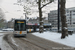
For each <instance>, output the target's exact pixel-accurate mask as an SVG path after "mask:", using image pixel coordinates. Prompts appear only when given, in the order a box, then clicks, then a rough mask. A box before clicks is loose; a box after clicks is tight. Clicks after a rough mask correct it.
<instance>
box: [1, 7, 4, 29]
mask: <svg viewBox="0 0 75 50" xmlns="http://www.w3.org/2000/svg"><path fill="white" fill-rule="evenodd" d="M3 23H4V13H3V11H2V9H1V8H0V28H1V27H3Z"/></svg>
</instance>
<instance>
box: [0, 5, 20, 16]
mask: <svg viewBox="0 0 75 50" xmlns="http://www.w3.org/2000/svg"><path fill="white" fill-rule="evenodd" d="M1 8H2V9H3V10H4V11H5V12H6V13H11V14H15V13H12V12H9V11H8V10H6V9H5V8H4V7H2V6H1ZM15 15H18V14H15ZM18 16H21V15H18Z"/></svg>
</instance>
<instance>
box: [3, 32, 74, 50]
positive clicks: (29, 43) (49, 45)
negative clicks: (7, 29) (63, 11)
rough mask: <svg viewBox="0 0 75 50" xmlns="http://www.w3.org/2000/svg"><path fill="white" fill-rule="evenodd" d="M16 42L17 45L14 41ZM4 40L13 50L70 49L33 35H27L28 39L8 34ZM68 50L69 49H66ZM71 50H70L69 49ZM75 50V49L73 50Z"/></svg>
mask: <svg viewBox="0 0 75 50" xmlns="http://www.w3.org/2000/svg"><path fill="white" fill-rule="evenodd" d="M11 38H12V39H13V40H14V41H15V44H17V45H18V46H16V45H15V44H14V43H13V41H12V39H11ZM4 40H5V41H6V42H7V43H8V44H9V45H10V46H11V47H12V48H13V50H54V49H53V47H59V48H62V49H55V50H65V49H63V48H64V47H65V48H69V47H68V46H65V45H62V44H59V43H54V42H52V41H48V40H45V39H41V38H39V37H36V36H34V35H32V34H30V33H29V34H27V38H24V37H16V38H15V37H13V34H7V35H5V36H4ZM66 50H68V49H66ZM69 50H70V49H69ZM71 50H75V49H71Z"/></svg>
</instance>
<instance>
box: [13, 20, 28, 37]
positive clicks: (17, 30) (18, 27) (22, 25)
mask: <svg viewBox="0 0 75 50" xmlns="http://www.w3.org/2000/svg"><path fill="white" fill-rule="evenodd" d="M13 33H14V37H16V36H24V37H26V34H27V31H26V20H25V19H15V20H14V32H13Z"/></svg>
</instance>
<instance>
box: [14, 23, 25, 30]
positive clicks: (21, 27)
mask: <svg viewBox="0 0 75 50" xmlns="http://www.w3.org/2000/svg"><path fill="white" fill-rule="evenodd" d="M15 30H16V31H25V30H26V27H25V23H16V24H15Z"/></svg>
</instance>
